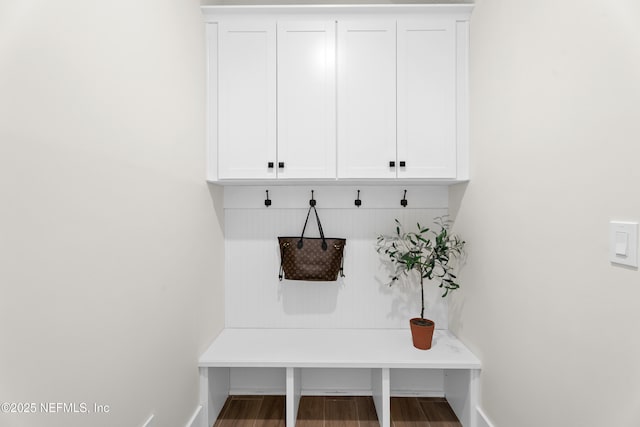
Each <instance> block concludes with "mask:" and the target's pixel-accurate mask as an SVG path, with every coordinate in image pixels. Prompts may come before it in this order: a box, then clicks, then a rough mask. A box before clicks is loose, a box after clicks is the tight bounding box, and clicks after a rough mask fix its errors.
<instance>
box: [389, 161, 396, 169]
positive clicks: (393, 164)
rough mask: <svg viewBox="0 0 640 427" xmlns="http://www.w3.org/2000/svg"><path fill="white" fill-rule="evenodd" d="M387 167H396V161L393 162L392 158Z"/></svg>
mask: <svg viewBox="0 0 640 427" xmlns="http://www.w3.org/2000/svg"><path fill="white" fill-rule="evenodd" d="M389 167H390V168H395V167H396V162H394V161H393V160H392V161H390V162H389Z"/></svg>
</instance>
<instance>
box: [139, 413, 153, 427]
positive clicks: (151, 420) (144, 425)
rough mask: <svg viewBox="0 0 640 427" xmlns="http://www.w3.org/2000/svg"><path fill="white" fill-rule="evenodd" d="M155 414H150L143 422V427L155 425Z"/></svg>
mask: <svg viewBox="0 0 640 427" xmlns="http://www.w3.org/2000/svg"><path fill="white" fill-rule="evenodd" d="M153 419H154V415H153V414H151V415H149V418H147V420H146V421H145V422H144V423H143V424H142V427H153V426H154V425H155V424H156V423H155V422H154V421H153Z"/></svg>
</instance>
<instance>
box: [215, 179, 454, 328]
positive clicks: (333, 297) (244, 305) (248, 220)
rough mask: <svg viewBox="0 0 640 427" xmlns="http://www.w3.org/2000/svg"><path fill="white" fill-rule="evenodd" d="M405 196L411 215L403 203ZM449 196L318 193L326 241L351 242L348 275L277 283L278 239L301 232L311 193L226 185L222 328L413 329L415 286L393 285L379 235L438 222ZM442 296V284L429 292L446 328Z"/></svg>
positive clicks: (310, 231)
mask: <svg viewBox="0 0 640 427" xmlns="http://www.w3.org/2000/svg"><path fill="white" fill-rule="evenodd" d="M266 189H269V190H270V191H269V196H270V198H272V200H273V204H272V206H271V207H269V208H266V207H265V206H264V203H263V201H264V196H265V190H266ZM357 189H361V194H360V197H361V199H362V200H363V202H362V207H361V208H356V207H355V206H354V204H353V199H355V196H356V190H357ZM404 189H407V199H408V201H409V204H408V207H407V208H402V207H400V203H399V202H400V199H401V198H402V196H403V190H404ZM447 194H448V193H447V188H446V187H397V188H396V187H371V188H366V187H362V186H361V187H319V188H317V189H315V191H314V196H315V199H316V200H317V209H318V213H319V215H320V219H321V220H322V226H323V229H324V231H325V235H326V237H343V238H346V239H347V244H346V247H345V253H344V273H345V276H346V277H344V278H339V279H338V281H336V282H301V281H291V280H282V281H279V279H278V271H279V267H280V253H279V249H278V240H277V238H278V236H298V235H299V234H300V232H301V230H302V226H303V224H304V220H305V216H306V214H307V209H308V200H309V198H310V195H311V193H310V188H301V187H275V188H265V187H225V241H226V255H225V258H226V274H225V282H226V283H225V286H226V292H225V295H226V327H228V328H405V327H407V326H408V321H409V319H410V318H411V317H417V316H419V315H420V298H419V295H420V289H419V282H418V279H417V277H416V278H415V280H413V283H398V284H395V285H394V286H393V287H389V286H388V285H387V283H388V281H389V279H388V270H387V269H386V268H385V265H384V263H383V262H382V261H383V260H382V259H381V257H380V255H378V254H377V253H376V251H375V242H376V237H377V235H378V234H380V233H384V234H390V233H393V231H394V228H395V227H394V219H395V218H397V219H399V220H400V221H401V222H402V224H403V225H405V226H406V227H407V229H410V228H414V227H415V224H416V222H420V224H422V225H426V224H431V223H432V221H433V219H434V218H435V217H438V216H443V215H446V214H447V212H448V208H447ZM373 197H375V199H373ZM279 206H284V207H279ZM293 206H298V207H293ZM367 206H368V207H367ZM372 206H373V207H372ZM305 235H306V236H307V237H317V236H318V235H319V234H318V230H317V226H316V224H315V221H313V222H312V221H311V220H310V221H309V225H308V226H307V232H306V233H305ZM441 294H442V292H441V290H440V289H439V288H438V287H437V286H434V285H427V286H425V297H426V309H425V317H428V318H430V319H432V320H434V321H435V322H436V327H437V328H438V329H447V326H448V324H447V303H446V299H443V298H441V296H440V295H441Z"/></svg>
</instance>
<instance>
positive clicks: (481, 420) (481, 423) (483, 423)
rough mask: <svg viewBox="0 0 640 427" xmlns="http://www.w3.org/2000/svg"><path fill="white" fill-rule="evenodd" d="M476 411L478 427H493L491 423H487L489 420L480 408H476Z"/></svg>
mask: <svg viewBox="0 0 640 427" xmlns="http://www.w3.org/2000/svg"><path fill="white" fill-rule="evenodd" d="M476 410H477V412H478V427H494V425H493V423H492V422H491V421H489V418H488V417H487V415H486V414H485V413H484V411H482V409H480V407H477V408H476Z"/></svg>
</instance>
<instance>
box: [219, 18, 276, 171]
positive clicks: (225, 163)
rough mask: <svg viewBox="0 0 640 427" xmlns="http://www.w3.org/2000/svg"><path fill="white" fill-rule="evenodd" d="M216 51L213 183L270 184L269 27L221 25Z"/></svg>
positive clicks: (272, 99)
mask: <svg viewBox="0 0 640 427" xmlns="http://www.w3.org/2000/svg"><path fill="white" fill-rule="evenodd" d="M218 46H219V49H218V76H219V77H218V79H219V80H218V93H219V95H218V135H219V136H218V138H219V141H218V147H217V148H218V165H217V166H218V177H219V178H220V179H234V178H254V179H256V178H257V179H264V178H275V177H276V172H275V171H276V168H275V166H277V165H275V162H276V161H277V160H276V27H275V24H274V23H269V22H252V23H251V22H239V23H233V24H227V23H221V24H220V25H219V44H218ZM269 162H271V166H272V167H269Z"/></svg>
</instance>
